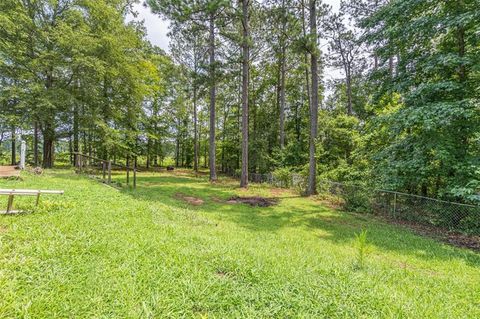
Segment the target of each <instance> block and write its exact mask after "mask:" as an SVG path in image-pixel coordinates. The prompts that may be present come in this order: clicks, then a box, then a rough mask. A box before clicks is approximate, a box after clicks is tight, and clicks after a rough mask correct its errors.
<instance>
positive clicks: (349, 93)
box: [345, 66, 353, 115]
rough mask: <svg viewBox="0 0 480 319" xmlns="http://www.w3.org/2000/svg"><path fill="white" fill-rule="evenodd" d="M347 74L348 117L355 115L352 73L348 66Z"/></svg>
mask: <svg viewBox="0 0 480 319" xmlns="http://www.w3.org/2000/svg"><path fill="white" fill-rule="evenodd" d="M345 74H346V77H345V78H346V85H347V115H353V98H352V73H351V69H350V67H349V66H347V68H346V72H345Z"/></svg>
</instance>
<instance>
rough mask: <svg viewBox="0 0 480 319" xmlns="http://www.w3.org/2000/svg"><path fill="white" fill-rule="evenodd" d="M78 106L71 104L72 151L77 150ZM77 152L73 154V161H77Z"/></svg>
mask: <svg viewBox="0 0 480 319" xmlns="http://www.w3.org/2000/svg"><path fill="white" fill-rule="evenodd" d="M78 134H79V133H78V107H77V106H76V105H74V106H73V152H75V153H78V152H79V147H78V146H79V136H78ZM77 156H78V155H77V154H74V156H73V163H76V162H77Z"/></svg>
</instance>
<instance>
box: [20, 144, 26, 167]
mask: <svg viewBox="0 0 480 319" xmlns="http://www.w3.org/2000/svg"><path fill="white" fill-rule="evenodd" d="M26 153H27V143H26V142H25V141H24V140H22V145H21V147H20V169H25V155H26Z"/></svg>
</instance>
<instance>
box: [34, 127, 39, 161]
mask: <svg viewBox="0 0 480 319" xmlns="http://www.w3.org/2000/svg"><path fill="white" fill-rule="evenodd" d="M33 164H34V165H35V167H38V122H37V121H35V123H34V124H33Z"/></svg>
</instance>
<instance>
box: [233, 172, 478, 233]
mask: <svg viewBox="0 0 480 319" xmlns="http://www.w3.org/2000/svg"><path fill="white" fill-rule="evenodd" d="M229 175H230V176H233V177H238V176H235V174H229ZM249 180H250V181H251V182H254V183H268V184H271V185H274V186H276V187H284V188H294V189H296V190H297V191H299V192H303V191H304V190H305V189H306V186H307V184H306V183H307V180H306V178H305V177H304V176H302V175H300V174H289V175H288V176H285V175H283V176H276V175H275V174H272V173H268V174H257V173H252V174H249ZM317 190H318V192H319V193H320V194H324V195H328V196H334V197H335V200H336V201H338V202H339V203H340V204H341V206H342V207H343V208H344V209H345V210H348V211H355V212H363V213H372V214H376V215H381V216H384V217H387V218H389V219H394V220H398V221H404V222H409V223H413V224H419V225H425V226H431V227H436V228H438V229H443V230H446V231H456V232H461V233H464V234H467V235H477V236H478V235H480V206H475V205H468V204H464V203H456V202H449V201H445V200H440V199H435V198H430V197H424V196H419V195H415V194H407V193H402V192H396V191H391V190H382V189H374V188H371V187H367V186H362V185H358V184H349V183H339V182H333V181H328V180H319V181H318V185H317Z"/></svg>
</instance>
